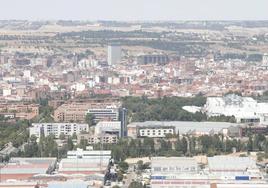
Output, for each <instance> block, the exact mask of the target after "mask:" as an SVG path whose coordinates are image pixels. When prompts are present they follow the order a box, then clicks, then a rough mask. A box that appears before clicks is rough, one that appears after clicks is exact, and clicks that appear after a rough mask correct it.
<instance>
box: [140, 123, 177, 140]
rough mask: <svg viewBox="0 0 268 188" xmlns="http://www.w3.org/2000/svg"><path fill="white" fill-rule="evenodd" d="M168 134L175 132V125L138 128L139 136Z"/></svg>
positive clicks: (155, 136)
mask: <svg viewBox="0 0 268 188" xmlns="http://www.w3.org/2000/svg"><path fill="white" fill-rule="evenodd" d="M167 134H175V127H172V126H169V127H168V126H156V127H139V128H138V137H150V138H163V137H166V135H167Z"/></svg>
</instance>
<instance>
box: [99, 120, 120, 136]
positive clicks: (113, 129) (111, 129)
mask: <svg viewBox="0 0 268 188" xmlns="http://www.w3.org/2000/svg"><path fill="white" fill-rule="evenodd" d="M107 133H110V134H116V135H118V136H120V135H121V122H120V121H100V122H99V123H98V124H97V125H96V126H95V135H101V134H107Z"/></svg>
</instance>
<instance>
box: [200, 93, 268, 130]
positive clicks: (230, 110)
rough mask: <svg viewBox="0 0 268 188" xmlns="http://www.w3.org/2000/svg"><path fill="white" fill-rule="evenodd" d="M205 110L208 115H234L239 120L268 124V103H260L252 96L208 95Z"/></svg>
mask: <svg viewBox="0 0 268 188" xmlns="http://www.w3.org/2000/svg"><path fill="white" fill-rule="evenodd" d="M203 111H204V112H205V113H207V115H208V116H220V115H225V116H234V117H235V118H236V120H237V122H241V123H254V122H260V123H261V124H267V125H268V103H258V102H257V101H256V100H254V99H253V98H251V97H241V96H238V95H234V94H230V95H227V96H224V97H208V98H207V102H206V105H205V106H204V108H203Z"/></svg>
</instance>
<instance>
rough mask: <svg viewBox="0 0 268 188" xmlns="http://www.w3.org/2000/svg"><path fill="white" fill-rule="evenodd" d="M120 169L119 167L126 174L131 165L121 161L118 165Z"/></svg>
mask: <svg viewBox="0 0 268 188" xmlns="http://www.w3.org/2000/svg"><path fill="white" fill-rule="evenodd" d="M118 167H119V169H120V170H121V171H122V172H123V173H125V172H126V171H127V170H128V167H129V165H128V163H127V162H124V161H121V162H120V163H119V164H118Z"/></svg>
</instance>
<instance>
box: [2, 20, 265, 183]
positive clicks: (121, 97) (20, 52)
mask: <svg viewBox="0 0 268 188" xmlns="http://www.w3.org/2000/svg"><path fill="white" fill-rule="evenodd" d="M267 167H268V21H131V22H130V21H129V22H127V21H67V20H58V21H26V20H0V188H10V187H20V188H47V187H48V188H58V187H65V188H69V187H77V188H91V187H95V188H98V187H111V188H118V187H124V188H126V187H129V188H143V187H151V188H177V187H178V188H179V187H185V188H186V187H187V188H188V187H189V188H225V187H226V188H227V187H233V188H248V187H252V188H265V187H266V188H267V187H268V176H267V173H268V170H267Z"/></svg>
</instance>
